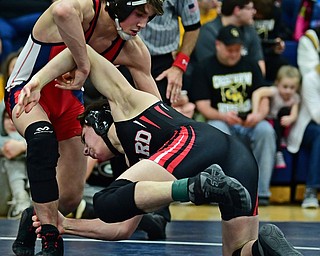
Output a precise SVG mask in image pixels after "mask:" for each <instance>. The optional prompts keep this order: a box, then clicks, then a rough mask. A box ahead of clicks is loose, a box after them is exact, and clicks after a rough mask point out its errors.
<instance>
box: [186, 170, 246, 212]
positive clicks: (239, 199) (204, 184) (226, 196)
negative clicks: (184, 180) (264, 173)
mask: <svg viewBox="0 0 320 256" xmlns="http://www.w3.org/2000/svg"><path fill="white" fill-rule="evenodd" d="M188 189H189V198H190V201H191V202H193V203H194V204H196V205H200V204H207V203H219V204H223V205H228V206H232V207H235V208H237V209H238V210H241V211H243V212H249V211H250V210H251V199H250V194H249V192H248V190H247V189H246V188H245V187H244V186H242V185H241V183H240V182H239V181H237V180H236V179H234V178H231V177H229V176H227V175H225V174H224V172H223V171H222V169H221V167H220V166H219V165H217V164H213V165H211V166H210V167H208V168H207V169H206V170H204V171H203V172H201V173H199V174H198V175H197V176H195V177H193V178H189V181H188Z"/></svg>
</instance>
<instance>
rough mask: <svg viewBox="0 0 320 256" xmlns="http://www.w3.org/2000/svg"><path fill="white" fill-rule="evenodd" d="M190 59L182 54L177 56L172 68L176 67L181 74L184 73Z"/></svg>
mask: <svg viewBox="0 0 320 256" xmlns="http://www.w3.org/2000/svg"><path fill="white" fill-rule="evenodd" d="M189 60H190V57H189V56H188V55H186V54H184V53H182V52H179V53H178V54H177V57H176V59H175V60H174V62H173V64H172V66H176V67H178V68H180V69H182V71H183V72H186V70H187V67H188V63H189Z"/></svg>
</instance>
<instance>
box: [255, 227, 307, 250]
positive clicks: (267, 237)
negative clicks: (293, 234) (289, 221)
mask: <svg viewBox="0 0 320 256" xmlns="http://www.w3.org/2000/svg"><path fill="white" fill-rule="evenodd" d="M258 247H259V252H260V254H261V255H262V256H281V255H284V256H301V255H303V254H301V253H300V252H298V251H297V250H296V249H295V248H294V247H293V246H292V245H291V244H290V243H289V242H288V241H287V239H286V238H285V237H284V234H283V233H282V231H281V230H280V229H279V228H278V227H277V226H275V225H273V224H266V225H263V226H262V227H261V228H260V230H259V238H258Z"/></svg>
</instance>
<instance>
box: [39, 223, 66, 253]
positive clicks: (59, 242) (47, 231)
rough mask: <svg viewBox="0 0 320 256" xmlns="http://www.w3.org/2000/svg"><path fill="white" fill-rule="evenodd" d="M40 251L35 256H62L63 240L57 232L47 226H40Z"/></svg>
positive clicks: (50, 226) (53, 227)
mask: <svg viewBox="0 0 320 256" xmlns="http://www.w3.org/2000/svg"><path fill="white" fill-rule="evenodd" d="M40 233H41V243H42V250H41V251H40V252H38V253H37V254H36V256H63V239H62V237H61V236H60V234H59V230H58V229H57V228H56V227H55V226H53V225H49V224H45V225H42V226H41V232H40Z"/></svg>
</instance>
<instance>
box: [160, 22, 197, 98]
mask: <svg viewBox="0 0 320 256" xmlns="http://www.w3.org/2000/svg"><path fill="white" fill-rule="evenodd" d="M199 32H200V28H199V29H196V30H193V31H187V32H185V33H184V35H183V39H182V44H181V47H180V50H179V52H181V53H183V54H185V55H187V56H189V57H190V55H191V53H192V51H193V49H194V47H195V45H196V42H197V39H198V36H199ZM182 76H183V70H182V69H180V68H179V67H176V66H174V65H173V66H171V67H170V68H169V69H167V70H165V71H163V72H162V73H161V74H160V75H159V76H158V77H156V80H162V79H163V78H165V77H166V78H167V79H168V87H167V92H166V97H167V98H168V99H170V101H171V103H173V102H175V101H177V100H178V98H179V96H180V91H181V88H182Z"/></svg>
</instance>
